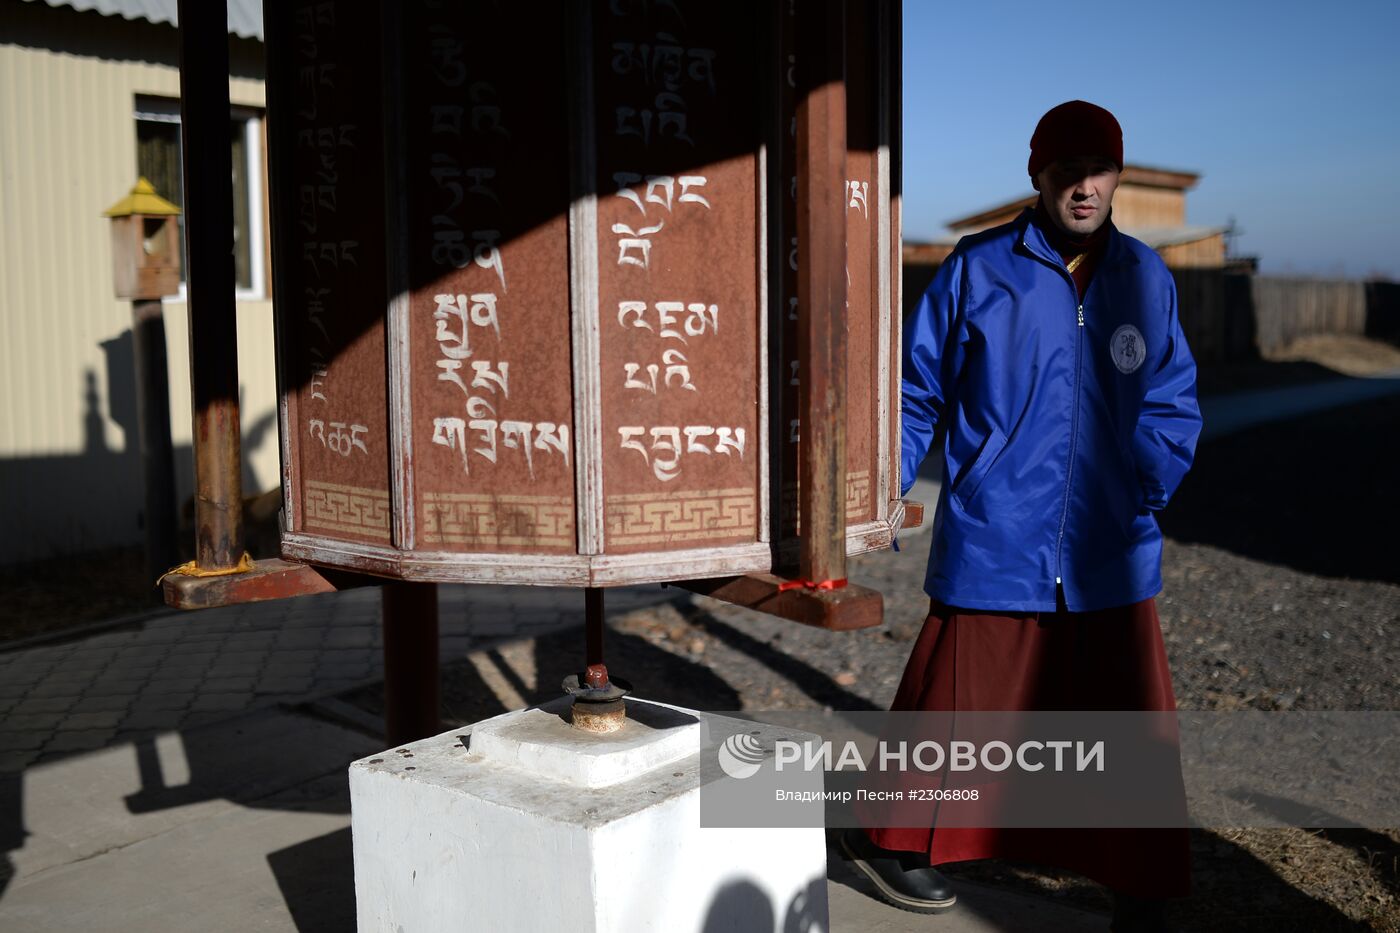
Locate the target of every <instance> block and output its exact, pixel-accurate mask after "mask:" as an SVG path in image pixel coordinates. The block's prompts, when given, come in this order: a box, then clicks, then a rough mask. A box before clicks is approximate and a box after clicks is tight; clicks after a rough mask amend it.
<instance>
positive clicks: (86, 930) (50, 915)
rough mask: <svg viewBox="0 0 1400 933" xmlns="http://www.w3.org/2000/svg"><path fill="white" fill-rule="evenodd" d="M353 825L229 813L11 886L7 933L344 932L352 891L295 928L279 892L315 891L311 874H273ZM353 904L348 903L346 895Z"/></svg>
mask: <svg viewBox="0 0 1400 933" xmlns="http://www.w3.org/2000/svg"><path fill="white" fill-rule="evenodd" d="M349 822H350V820H349V816H348V815H346V814H341V813H314V812H286V811H276V810H261V811H260V810H253V809H250V808H246V807H239V806H225V807H224V808H222V809H220V810H218V811H217V812H213V813H206V814H204V815H203V816H201V817H200V818H198V819H193V820H190V821H188V822H186V823H184V824H182V825H179V826H175V827H173V828H171V829H169V830H167V831H165V832H163V833H160V834H159V835H155V836H152V837H149V838H146V839H143V840H141V841H139V842H135V843H132V844H131V845H127V846H123V847H121V848H118V849H115V850H112V851H109V852H103V853H99V854H97V855H95V856H93V857H92V858H88V859H85V860H82V861H78V862H73V863H70V864H67V865H62V866H59V867H57V868H53V869H51V870H49V871H46V872H43V873H42V874H40V875H38V876H36V877H33V878H29V879H20V880H18V881H16V882H15V883H14V884H13V885H12V886H11V888H10V890H8V891H7V892H6V893H5V899H4V900H3V901H0V929H4V930H6V931H9V933H31V931H32V933H38V931H44V933H68V931H73V933H91V931H94V930H102V931H106V933H177V931H189V930H211V931H229V933H232V931H247V930H267V931H287V933H306V931H308V930H319V931H326V933H330V931H347V930H353V929H354V896H353V888H352V889H351V890H349V891H347V890H346V889H345V888H344V886H343V885H342V886H341V887H340V890H339V891H338V892H337V898H335V899H330V900H327V899H322V906H321V907H320V908H319V909H317V910H314V911H307V913H308V914H310V915H311V916H308V917H307V924H306V925H304V926H301V925H299V924H298V922H297V920H296V918H295V917H294V914H293V909H294V906H295V902H294V901H293V902H289V901H288V899H287V897H286V895H285V894H284V893H283V892H284V886H286V887H289V888H296V889H298V890H300V889H303V888H305V887H308V886H310V887H312V888H313V889H314V887H315V884H314V877H313V876H314V872H312V871H300V872H295V873H294V874H295V877H293V876H292V875H291V874H288V872H286V871H284V872H283V874H282V875H279V874H278V871H277V870H275V868H274V865H276V864H277V862H276V858H277V856H278V853H281V852H285V851H289V850H295V849H297V848H299V847H306V846H311V847H313V848H314V847H315V845H316V843H317V841H318V840H322V839H325V838H326V837H328V836H329V837H333V836H335V834H337V833H343V834H344V838H345V846H346V848H347V850H348V847H349V833H348V831H347V829H346V827H348V826H349ZM347 894H348V895H349V901H348V904H347V903H345V896H346V895H347Z"/></svg>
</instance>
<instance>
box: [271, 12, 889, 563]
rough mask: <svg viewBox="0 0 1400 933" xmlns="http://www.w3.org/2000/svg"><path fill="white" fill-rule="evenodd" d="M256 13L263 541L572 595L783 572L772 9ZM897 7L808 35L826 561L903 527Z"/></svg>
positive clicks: (791, 191) (787, 19)
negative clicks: (266, 384) (276, 464)
mask: <svg viewBox="0 0 1400 933" xmlns="http://www.w3.org/2000/svg"><path fill="white" fill-rule="evenodd" d="M832 6H834V7H835V8H836V9H838V11H839V10H840V8H841V6H842V4H834V5H832ZM266 9H267V13H268V17H269V21H268V22H267V24H266V28H267V34H268V72H269V82H268V87H269V94H270V95H271V98H270V100H269V120H270V130H269V144H270V150H271V151H270V164H271V173H272V195H273V196H272V199H271V203H272V205H273V213H274V217H273V223H274V237H273V260H274V274H275V307H276V315H277V335H278V354H279V371H280V379H281V398H282V407H281V422H282V423H281V427H282V444H283V450H282V459H283V492H284V497H285V525H284V529H283V535H282V550H283V554H284V556H286V557H288V558H289V559H295V560H301V561H307V562H310V563H314V564H319V565H322V566H328V567H336V568H343V569H348V570H354V571H360V572H366V573H371V574H375V575H379V576H385V577H394V578H401V579H406V580H424V581H460V582H490V583H528V584H554V585H559V584H567V585H581V586H607V585H615V584H627V583H637V582H646V581H664V580H676V579H687V578H701V577H714V576H724V575H734V574H743V573H749V572H764V571H769V570H772V569H774V568H777V567H779V566H781V565H782V564H783V563H784V562H785V561H787V560H789V559H791V557H792V555H793V553H794V552H795V541H796V535H797V533H798V531H799V530H800V529H799V525H800V521H799V515H798V513H799V507H798V501H799V500H798V495H797V489H798V482H797V477H798V475H799V451H800V450H801V449H802V444H801V433H802V421H803V416H802V409H801V408H800V407H799V405H800V396H799V389H800V387H801V383H802V380H803V379H804V376H806V374H805V373H804V372H803V371H802V365H801V361H802V359H803V358H804V357H803V356H802V354H800V353H799V351H798V343H797V336H798V325H799V322H800V320H801V315H803V314H804V313H807V311H806V309H804V308H802V307H801V305H800V302H799V300H798V296H799V287H798V283H799V274H800V272H801V268H800V264H799V262H798V257H799V254H800V252H801V250H800V244H799V242H798V237H797V230H798V229H799V226H798V206H799V205H798V190H799V184H798V175H799V168H800V167H799V153H800V148H799V146H798V139H797V134H796V124H797V120H796V108H797V106H798V81H797V79H796V77H795V71H796V67H797V62H798V60H799V57H800V56H801V54H802V47H801V39H800V36H801V35H803V33H802V30H801V26H802V23H801V22H800V21H799V19H798V17H800V16H802V15H804V14H803V9H804V7H803V5H801V4H794V3H791V2H789V0H782V2H776V0H775V2H767V3H723V2H709V0H706V2H700V0H689V2H687V0H673V2H666V0H594V2H566V0H552V2H535V3H513V4H495V3H473V4H457V3H440V2H432V0H411V2H404V3H396V2H383V3H377V2H368V0H366V2H350V0H322V2H299V3H288V4H285V5H282V4H278V5H272V4H268V5H267V6H266ZM896 17H897V3H896V2H894V0H849V2H847V3H846V4H844V24H842V23H841V22H840V20H839V18H838V20H837V21H836V22H835V23H833V24H831V26H832V28H836V29H840V30H842V33H841V35H842V36H844V39H842V40H841V41H843V42H844V45H845V62H846V65H845V93H846V119H845V127H844V133H842V134H839V136H840V137H844V138H834V139H832V140H831V141H830V142H831V144H832V145H837V146H841V147H843V148H844V160H845V165H846V172H845V175H846V177H845V179H844V187H843V188H842V189H841V192H840V200H841V202H842V204H844V210H843V213H844V229H845V237H844V241H845V256H844V273H839V274H842V277H843V278H844V280H845V281H846V283H847V284H846V295H847V302H846V307H845V341H846V354H845V372H844V376H845V384H846V385H845V396H844V401H843V404H844V419H843V422H842V426H843V428H844V434H845V458H844V470H843V471H842V472H843V473H844V482H845V494H844V500H845V516H844V517H845V524H846V542H847V550H848V552H849V553H858V552H862V551H866V550H870V549H874V548H880V547H884V546H887V545H888V544H889V542H890V540H891V537H892V529H897V528H898V527H899V526H900V524H901V522H902V519H903V515H902V511H903V510H902V507H901V505H900V502H899V477H898V470H899V457H898V443H899V432H898V424H897V417H898V397H897V388H898V386H897V378H898V370H899V367H898V352H899V310H898V309H899V308H900V300H899V294H898V290H899V281H900V275H899V255H900V250H899V221H898V197H897V191H896V190H895V189H896V184H895V182H894V179H895V178H897V173H898V169H897V164H896V158H897V148H898V147H897V144H896V143H895V141H894V131H895V126H894V123H895V121H896V120H897V113H898V110H897V101H895V100H894V93H895V91H896V88H897V78H898V75H897V74H896V73H894V67H895V66H894V62H895V61H897V58H896V57H895V56H893V55H892V54H891V49H892V48H893V47H896V46H897V45H898V23H897V19H896ZM838 155H839V153H838ZM838 183H839V182H838ZM835 222H836V223H838V224H839V223H841V220H840V215H837V219H836V221H835ZM838 242H839V240H838ZM838 256H839V254H838ZM810 261H812V262H817V261H819V260H817V259H812V260H810ZM839 310H840V309H839V308H838V309H837V313H838V314H839Z"/></svg>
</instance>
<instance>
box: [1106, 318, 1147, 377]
mask: <svg viewBox="0 0 1400 933" xmlns="http://www.w3.org/2000/svg"><path fill="white" fill-rule="evenodd" d="M1108 352H1109V354H1110V355H1112V357H1113V365H1114V366H1117V367H1118V371H1119V372H1120V373H1123V374H1124V375H1127V374H1128V373H1134V372H1137V369H1138V367H1139V366H1141V365H1142V361H1143V360H1145V359H1147V342H1146V341H1145V340H1143V339H1142V331H1140V330H1138V329H1137V328H1136V327H1134V326H1133V325H1131V324H1124V325H1123V326H1122V327H1120V328H1118V329H1117V330H1115V331H1114V332H1113V337H1112V338H1111V339H1110V340H1109V341H1108Z"/></svg>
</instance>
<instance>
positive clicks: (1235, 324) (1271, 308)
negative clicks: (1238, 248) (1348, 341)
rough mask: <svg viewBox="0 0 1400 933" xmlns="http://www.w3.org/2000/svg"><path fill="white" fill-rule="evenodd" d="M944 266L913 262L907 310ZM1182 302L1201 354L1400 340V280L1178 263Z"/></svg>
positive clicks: (1214, 358) (1185, 325)
mask: <svg viewBox="0 0 1400 933" xmlns="http://www.w3.org/2000/svg"><path fill="white" fill-rule="evenodd" d="M937 268H938V267H937V266H936V265H932V264H918V263H905V266H904V313H905V315H906V316H907V315H908V314H909V312H910V311H912V310H913V308H914V306H915V305H916V304H917V303H918V300H919V296H920V295H921V294H922V293H923V290H924V289H925V288H926V287H927V286H928V283H929V280H930V279H932V278H933V273H934V271H935V270H936V269H937ZM1171 271H1172V277H1173V278H1174V279H1176V291H1177V305H1178V310H1179V314H1180V316H1181V328H1182V330H1183V331H1184V332H1185V333H1186V342H1187V344H1188V345H1189V346H1190V347H1191V353H1192V355H1193V356H1195V357H1196V359H1197V360H1200V361H1203V362H1206V361H1209V362H1219V361H1223V360H1238V359H1250V358H1253V357H1257V356H1260V355H1261V354H1262V355H1267V354H1269V353H1271V352H1273V351H1275V350H1279V349H1282V348H1283V347H1285V346H1287V345H1288V344H1289V343H1291V342H1292V341H1294V340H1296V339H1298V338H1299V337H1305V336H1307V335H1309V334H1355V335H1358V336H1361V335H1364V336H1367V337H1372V338H1375V339H1378V340H1386V341H1389V342H1390V343H1393V344H1396V345H1397V346H1400V283H1398V282H1359V281H1344V280H1330V279H1303V278H1283V277H1276V276H1260V275H1250V274H1248V273H1243V272H1229V271H1226V270H1225V269H1219V268H1199V267H1197V268H1175V269H1172V270H1171Z"/></svg>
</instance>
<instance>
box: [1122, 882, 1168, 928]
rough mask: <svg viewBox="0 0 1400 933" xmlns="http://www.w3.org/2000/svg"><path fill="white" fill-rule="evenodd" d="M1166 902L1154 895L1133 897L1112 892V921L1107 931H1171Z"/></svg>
mask: <svg viewBox="0 0 1400 933" xmlns="http://www.w3.org/2000/svg"><path fill="white" fill-rule="evenodd" d="M1166 906H1167V902H1166V901H1165V900H1163V899H1161V898H1156V897H1133V896H1132V895H1130V894H1119V893H1118V892H1117V891H1114V892H1113V921H1112V922H1111V923H1110V924H1109V925H1108V929H1109V933H1172V931H1173V929H1174V928H1173V927H1172V925H1171V924H1170V923H1168V922H1167V911H1166Z"/></svg>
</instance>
